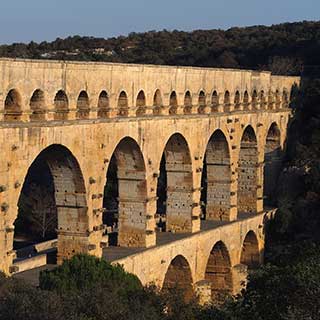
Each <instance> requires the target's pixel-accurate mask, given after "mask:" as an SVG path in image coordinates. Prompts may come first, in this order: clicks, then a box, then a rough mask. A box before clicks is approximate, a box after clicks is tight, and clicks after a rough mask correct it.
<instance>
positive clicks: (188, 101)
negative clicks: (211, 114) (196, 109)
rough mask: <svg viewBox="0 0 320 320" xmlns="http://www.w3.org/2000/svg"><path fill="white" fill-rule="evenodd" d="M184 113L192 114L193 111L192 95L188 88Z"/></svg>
mask: <svg viewBox="0 0 320 320" xmlns="http://www.w3.org/2000/svg"><path fill="white" fill-rule="evenodd" d="M183 104H184V109H183V112H184V114H191V113H192V96H191V93H190V91H189V90H188V91H187V92H186V93H185V95H184V103H183Z"/></svg>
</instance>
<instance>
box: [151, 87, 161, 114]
mask: <svg viewBox="0 0 320 320" xmlns="http://www.w3.org/2000/svg"><path fill="white" fill-rule="evenodd" d="M161 108H162V96H161V91H160V90H159V89H157V90H156V92H155V93H154V95H153V114H155V115H159V114H161Z"/></svg>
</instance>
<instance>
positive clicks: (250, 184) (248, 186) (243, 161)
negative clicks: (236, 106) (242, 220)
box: [238, 125, 258, 213]
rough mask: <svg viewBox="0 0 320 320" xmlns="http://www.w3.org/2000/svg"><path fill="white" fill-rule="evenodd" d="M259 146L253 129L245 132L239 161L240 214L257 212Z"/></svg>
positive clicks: (249, 127)
mask: <svg viewBox="0 0 320 320" xmlns="http://www.w3.org/2000/svg"><path fill="white" fill-rule="evenodd" d="M257 190H258V145H257V138H256V134H255V132H254V130H253V128H252V127H251V126H250V125H249V126H247V127H246V129H245V130H244V132H243V135H242V138H241V143H240V153H239V161H238V212H250V213H256V212H257Z"/></svg>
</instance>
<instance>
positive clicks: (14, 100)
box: [4, 89, 22, 121]
mask: <svg viewBox="0 0 320 320" xmlns="http://www.w3.org/2000/svg"><path fill="white" fill-rule="evenodd" d="M21 116H22V99H21V95H20V93H19V92H18V90H16V89H11V90H10V91H9V92H8V94H7V96H6V99H5V101H4V120H5V121H20V120H21Z"/></svg>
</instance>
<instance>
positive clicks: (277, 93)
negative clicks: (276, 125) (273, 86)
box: [275, 89, 281, 109]
mask: <svg viewBox="0 0 320 320" xmlns="http://www.w3.org/2000/svg"><path fill="white" fill-rule="evenodd" d="M275 100H276V109H279V108H280V107H281V97H280V92H279V90H278V89H277V90H276V93H275Z"/></svg>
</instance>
